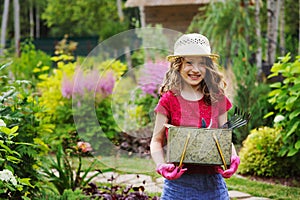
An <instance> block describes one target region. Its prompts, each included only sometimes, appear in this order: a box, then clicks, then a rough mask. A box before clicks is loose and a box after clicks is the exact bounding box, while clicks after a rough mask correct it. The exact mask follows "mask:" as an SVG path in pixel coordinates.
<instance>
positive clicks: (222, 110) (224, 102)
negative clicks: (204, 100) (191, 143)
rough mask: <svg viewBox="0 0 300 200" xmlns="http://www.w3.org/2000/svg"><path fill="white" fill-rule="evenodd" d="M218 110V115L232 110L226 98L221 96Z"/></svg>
mask: <svg viewBox="0 0 300 200" xmlns="http://www.w3.org/2000/svg"><path fill="white" fill-rule="evenodd" d="M218 108H219V115H222V114H224V113H225V112H227V111H228V110H230V109H231V108H232V103H231V102H230V100H229V99H228V98H227V97H226V96H223V98H221V101H219V105H218Z"/></svg>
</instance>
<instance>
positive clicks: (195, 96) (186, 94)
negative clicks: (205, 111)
mask: <svg viewBox="0 0 300 200" xmlns="http://www.w3.org/2000/svg"><path fill="white" fill-rule="evenodd" d="M180 93H181V96H182V97H183V98H184V99H186V100H192V101H197V100H200V99H202V97H203V93H202V92H201V91H200V90H199V89H198V87H191V86H184V87H183V88H182V90H181V92H180Z"/></svg>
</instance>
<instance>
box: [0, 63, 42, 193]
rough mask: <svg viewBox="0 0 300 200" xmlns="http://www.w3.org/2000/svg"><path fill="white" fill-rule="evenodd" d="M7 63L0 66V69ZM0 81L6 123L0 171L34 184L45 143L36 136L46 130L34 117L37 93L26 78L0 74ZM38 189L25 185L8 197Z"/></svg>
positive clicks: (0, 107) (0, 104) (1, 116)
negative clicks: (10, 172) (34, 92)
mask: <svg viewBox="0 0 300 200" xmlns="http://www.w3.org/2000/svg"><path fill="white" fill-rule="evenodd" d="M7 66H8V65H3V66H2V67H0V72H2V70H1V69H3V68H4V67H7ZM0 84H1V85H3V87H1V88H0V119H1V120H3V122H4V123H5V124H6V127H5V128H3V127H2V128H1V131H0V135H1V140H2V141H1V142H0V146H1V148H0V149H1V150H0V152H1V158H2V161H1V162H0V163H1V165H0V168H1V169H0V170H2V169H9V170H10V171H12V172H14V173H15V176H17V177H19V178H21V179H24V180H25V179H26V180H29V179H28V178H29V177H30V183H31V184H32V185H34V186H36V184H38V181H39V180H40V176H39V174H38V172H37V166H38V157H39V156H43V155H45V153H46V152H47V146H46V145H45V144H44V143H43V142H42V140H41V139H40V138H39V137H40V134H41V133H42V132H47V130H46V129H47V124H41V122H40V121H39V120H38V119H37V116H36V113H39V112H42V110H41V108H40V107H39V106H38V103H37V96H36V95H34V94H32V90H31V84H30V82H29V81H24V80H16V81H13V80H11V79H9V78H8V77H7V76H6V75H2V76H1V78H0ZM9 130H11V131H9ZM12 130H14V131H12ZM16 130H18V132H16ZM10 132H11V133H10ZM8 133H10V134H8ZM9 154H11V155H9ZM28 183H29V182H28ZM38 190H39V188H38V187H31V185H29V184H28V185H26V186H24V187H23V188H22V191H19V190H16V191H14V192H11V196H13V197H16V198H17V197H20V196H22V195H24V194H27V196H33V195H35V194H36V193H37V192H38Z"/></svg>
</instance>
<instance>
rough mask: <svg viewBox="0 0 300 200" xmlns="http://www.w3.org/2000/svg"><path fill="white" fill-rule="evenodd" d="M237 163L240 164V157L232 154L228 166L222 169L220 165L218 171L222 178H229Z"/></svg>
mask: <svg viewBox="0 0 300 200" xmlns="http://www.w3.org/2000/svg"><path fill="white" fill-rule="evenodd" d="M239 164H240V158H239V157H238V156H232V157H231V164H230V168H229V169H227V170H225V171H224V170H223V169H222V168H221V167H219V168H218V172H219V173H220V174H221V175H222V176H223V177H224V178H230V177H231V176H232V175H233V174H234V173H235V172H236V171H237V169H238V166H239Z"/></svg>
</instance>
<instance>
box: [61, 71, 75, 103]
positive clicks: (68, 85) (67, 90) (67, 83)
mask: <svg viewBox="0 0 300 200" xmlns="http://www.w3.org/2000/svg"><path fill="white" fill-rule="evenodd" d="M72 92H73V80H72V79H71V80H70V79H68V77H67V76H66V75H64V77H63V81H62V86H61V93H62V95H63V97H65V98H67V99H69V98H71V97H72Z"/></svg>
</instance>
